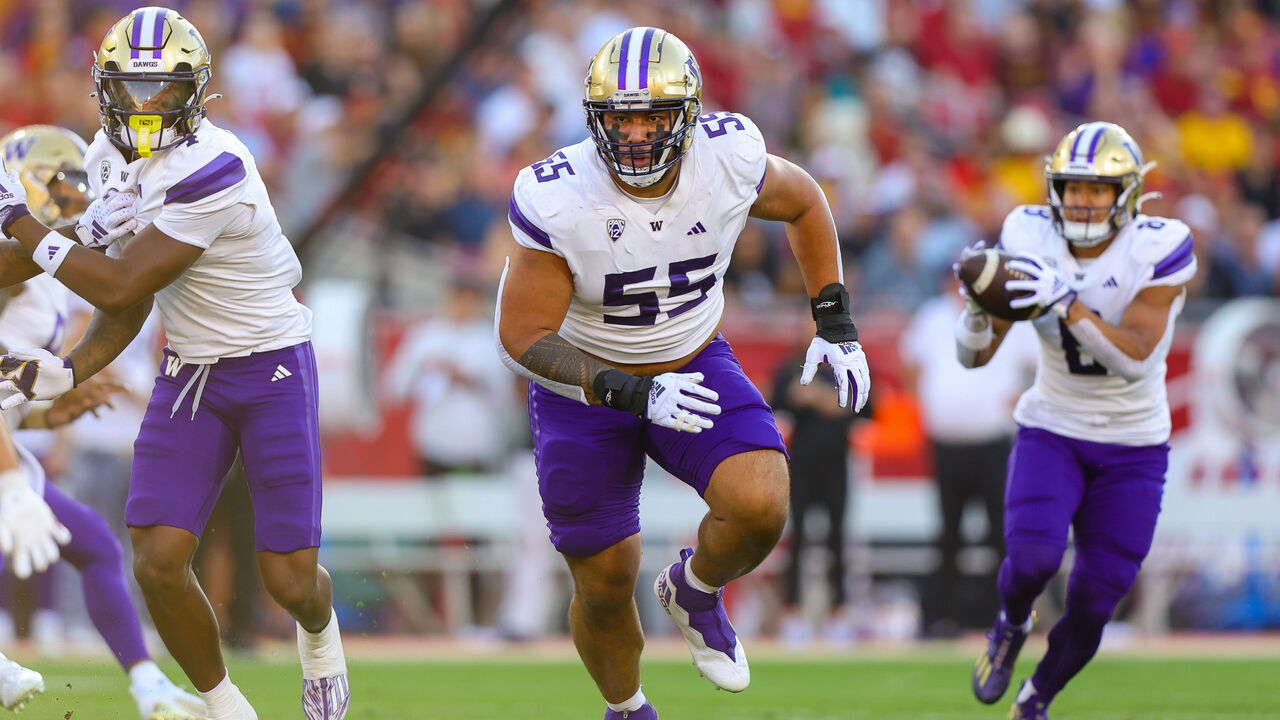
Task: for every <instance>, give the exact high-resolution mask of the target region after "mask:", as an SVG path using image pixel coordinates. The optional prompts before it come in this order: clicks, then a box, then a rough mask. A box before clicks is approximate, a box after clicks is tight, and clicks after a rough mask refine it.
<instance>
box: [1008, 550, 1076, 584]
mask: <svg viewBox="0 0 1280 720" xmlns="http://www.w3.org/2000/svg"><path fill="white" fill-rule="evenodd" d="M1064 552H1066V548H1064V547H1060V546H1058V545H1054V544H1050V543H1039V542H1019V541H1017V540H1010V541H1009V547H1008V554H1007V557H1006V559H1005V562H1006V565H1007V567H1008V569H1009V572H1010V576H1009V579H1010V580H1011V581H1012V582H1013V584H1014V585H1015V586H1016V587H1034V588H1043V587H1044V585H1045V583H1047V582H1049V580H1050V579H1051V578H1052V577H1053V576H1054V575H1055V574H1056V573H1057V572H1058V568H1059V567H1061V565H1062V554H1063V553H1064Z"/></svg>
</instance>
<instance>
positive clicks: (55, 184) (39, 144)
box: [0, 125, 93, 227]
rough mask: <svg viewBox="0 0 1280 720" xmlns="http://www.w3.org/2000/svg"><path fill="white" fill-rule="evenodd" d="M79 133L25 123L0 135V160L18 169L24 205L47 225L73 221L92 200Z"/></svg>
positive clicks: (83, 146)
mask: <svg viewBox="0 0 1280 720" xmlns="http://www.w3.org/2000/svg"><path fill="white" fill-rule="evenodd" d="M87 149H88V148H87V147H86V146H85V144H84V140H81V139H80V136H79V135H76V134H75V133H73V132H71V131H70V130H67V129H65V128H60V127H54V126H53V125H28V126H26V127H20V128H18V129H17V130H14V131H13V132H11V133H9V134H8V135H5V136H4V137H2V138H0V152H3V154H4V163H5V165H6V166H7V167H8V168H9V169H11V170H17V171H18V177H20V178H22V186H23V187H24V188H26V191H27V209H28V210H30V211H31V214H32V215H34V216H35V217H36V219H37V220H39V221H40V222H42V223H44V224H45V225H46V226H47V227H57V226H59V225H65V224H67V223H73V222H75V221H76V220H79V219H80V214H81V213H83V212H84V209H85V208H87V207H89V203H91V202H93V191H92V190H90V189H89V176H88V175H87V174H85V169H84V153H85V150H87Z"/></svg>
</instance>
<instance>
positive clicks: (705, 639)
mask: <svg viewBox="0 0 1280 720" xmlns="http://www.w3.org/2000/svg"><path fill="white" fill-rule="evenodd" d="M691 557H693V548H685V549H684V550H681V551H680V562H678V563H675V564H674V565H671V566H670V567H668V568H667V569H665V570H663V571H662V572H660V573H658V579H657V580H655V581H654V583H653V594H654V595H657V596H658V602H659V603H661V604H662V607H663V608H665V609H666V611H667V614H668V615H670V616H671V619H672V620H675V621H676V627H678V628H680V632H681V634H683V635H684V641H685V643H686V644H687V645H688V646H689V653H690V654H691V655H693V665H694V667H696V668H698V672H700V673H702V676H703V677H705V678H706V679H708V680H710V681H711V684H712V685H715V686H716V687H718V688H720V689H721V690H728V691H729V692H742V691H743V690H746V689H747V685H750V684H751V669H750V668H749V667H748V666H747V653H746V651H744V650H743V649H742V643H741V642H739V641H738V635H737V633H735V632H734V631H733V626H732V625H730V624H729V616H728V615H727V614H726V613H725V611H724V600H723V598H722V597H721V596H722V592H717V593H715V594H711V593H706V592H703V591H701V590H698V589H697V588H694V587H693V586H691V585H690V584H689V583H688V581H687V580H686V578H685V567H686V565H687V563H688V562H689V558H691Z"/></svg>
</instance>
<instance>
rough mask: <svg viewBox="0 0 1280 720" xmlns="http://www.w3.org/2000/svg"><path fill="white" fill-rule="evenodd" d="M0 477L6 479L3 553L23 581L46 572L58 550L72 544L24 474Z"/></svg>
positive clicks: (0, 511)
mask: <svg viewBox="0 0 1280 720" xmlns="http://www.w3.org/2000/svg"><path fill="white" fill-rule="evenodd" d="M0 475H3V476H5V477H4V478H3V479H0V485H2V486H3V487H0V552H3V553H4V554H5V557H7V558H9V560H10V561H11V562H12V563H13V574H14V575H17V576H18V577H20V578H27V577H30V576H31V573H32V571H34V572H44V571H45V570H46V569H48V568H49V566H50V565H52V564H54V563H56V562H57V561H58V556H59V552H58V546H59V545H66V544H67V543H69V542H71V532H70V531H68V530H67V528H66V526H65V525H63V524H62V523H60V522H58V519H57V518H56V517H54V515H53V511H52V510H50V509H49V505H48V504H47V503H46V502H45V501H44V499H43V498H41V497H40V496H39V495H37V494H36V493H35V491H34V490H32V489H31V487H30V486H29V485H27V481H26V478H24V477H23V476H22V471H21V470H9V471H8V472H5V473H0Z"/></svg>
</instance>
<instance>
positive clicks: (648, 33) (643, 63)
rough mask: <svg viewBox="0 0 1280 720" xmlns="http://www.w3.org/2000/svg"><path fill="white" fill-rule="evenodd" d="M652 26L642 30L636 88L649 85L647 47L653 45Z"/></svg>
mask: <svg viewBox="0 0 1280 720" xmlns="http://www.w3.org/2000/svg"><path fill="white" fill-rule="evenodd" d="M654 32H655V30H654V28H649V29H648V30H645V31H644V40H641V41H640V85H639V86H638V87H637V88H636V89H637V90H640V89H644V88H647V87H649V49H650V47H651V46H652V45H653V34H654Z"/></svg>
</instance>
